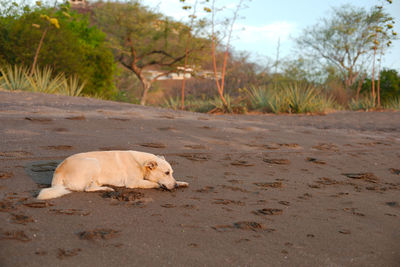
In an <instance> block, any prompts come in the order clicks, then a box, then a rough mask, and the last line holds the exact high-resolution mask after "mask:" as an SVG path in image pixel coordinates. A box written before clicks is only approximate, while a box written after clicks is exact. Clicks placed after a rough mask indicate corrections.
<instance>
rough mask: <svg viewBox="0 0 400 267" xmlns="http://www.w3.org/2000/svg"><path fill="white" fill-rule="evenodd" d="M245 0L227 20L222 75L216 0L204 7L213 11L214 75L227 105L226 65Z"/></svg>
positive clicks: (212, 51) (240, 0) (212, 44)
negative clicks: (218, 55) (218, 66)
mask: <svg viewBox="0 0 400 267" xmlns="http://www.w3.org/2000/svg"><path fill="white" fill-rule="evenodd" d="M243 4H244V0H239V2H238V4H237V5H236V8H235V10H234V12H233V16H232V18H231V19H230V20H227V21H226V22H227V23H226V24H227V26H228V27H227V30H226V31H224V33H225V34H227V38H226V44H225V49H224V50H225V52H224V60H223V63H222V71H221V75H219V73H218V70H217V48H218V47H217V46H218V43H219V40H218V39H217V32H216V29H215V27H216V14H217V11H218V9H217V7H216V5H215V0H213V1H212V4H211V8H207V7H206V8H204V10H205V11H206V12H211V27H212V30H211V54H212V59H213V67H214V76H215V82H216V84H217V89H218V93H219V96H220V98H221V100H222V102H223V103H224V105H225V107H226V108H227V107H228V103H227V101H226V99H225V96H224V82H225V73H226V66H227V63H228V57H229V50H230V43H231V37H232V32H233V26H234V24H235V22H236V20H237V19H238V16H239V11H240V10H241V9H242V8H243Z"/></svg>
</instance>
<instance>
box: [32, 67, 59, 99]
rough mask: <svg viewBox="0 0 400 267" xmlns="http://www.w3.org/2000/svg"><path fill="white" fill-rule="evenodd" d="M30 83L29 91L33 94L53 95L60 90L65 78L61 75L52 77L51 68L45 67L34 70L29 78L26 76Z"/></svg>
mask: <svg viewBox="0 0 400 267" xmlns="http://www.w3.org/2000/svg"><path fill="white" fill-rule="evenodd" d="M27 79H28V81H29V83H30V89H31V91H33V92H41V93H46V94H54V93H57V92H59V91H60V90H61V88H62V86H63V83H64V82H65V81H66V78H65V76H64V74H63V73H59V74H57V75H56V76H54V75H53V70H52V69H51V67H49V66H46V67H44V68H43V69H39V68H35V70H34V71H33V72H32V75H31V76H27Z"/></svg>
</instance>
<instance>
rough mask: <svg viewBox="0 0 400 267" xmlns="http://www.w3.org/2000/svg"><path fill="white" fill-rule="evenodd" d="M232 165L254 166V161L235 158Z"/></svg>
mask: <svg viewBox="0 0 400 267" xmlns="http://www.w3.org/2000/svg"><path fill="white" fill-rule="evenodd" d="M231 165H233V166H240V167H251V166H254V165H255V164H254V163H250V162H248V161H246V160H235V161H232V162H231Z"/></svg>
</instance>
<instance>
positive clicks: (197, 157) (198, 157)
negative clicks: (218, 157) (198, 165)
mask: <svg viewBox="0 0 400 267" xmlns="http://www.w3.org/2000/svg"><path fill="white" fill-rule="evenodd" d="M177 156H178V157H183V158H186V159H188V160H191V161H207V160H209V159H210V158H211V156H210V155H208V154H202V153H201V154H200V153H180V154H177Z"/></svg>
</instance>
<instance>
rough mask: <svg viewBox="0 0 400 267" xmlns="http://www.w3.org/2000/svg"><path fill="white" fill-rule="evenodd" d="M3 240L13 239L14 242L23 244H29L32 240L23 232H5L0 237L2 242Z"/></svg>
mask: <svg viewBox="0 0 400 267" xmlns="http://www.w3.org/2000/svg"><path fill="white" fill-rule="evenodd" d="M2 239H12V240H18V241H22V242H29V241H31V240H32V239H30V238H29V237H28V236H27V235H26V234H25V232H24V231H22V230H11V231H4V232H2V233H1V235H0V240H2Z"/></svg>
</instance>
